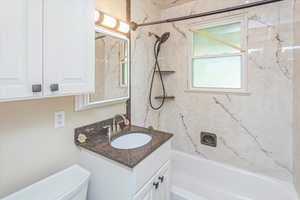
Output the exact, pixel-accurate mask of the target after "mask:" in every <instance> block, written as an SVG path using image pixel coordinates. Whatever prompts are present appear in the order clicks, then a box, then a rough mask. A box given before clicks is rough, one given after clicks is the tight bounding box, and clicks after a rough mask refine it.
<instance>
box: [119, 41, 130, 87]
mask: <svg viewBox="0 0 300 200" xmlns="http://www.w3.org/2000/svg"><path fill="white" fill-rule="evenodd" d="M120 67H121V69H120V86H121V87H127V86H128V77H129V71H128V43H127V42H123V43H122V46H121V51H120Z"/></svg>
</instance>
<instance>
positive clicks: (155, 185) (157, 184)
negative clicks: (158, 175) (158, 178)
mask: <svg viewBox="0 0 300 200" xmlns="http://www.w3.org/2000/svg"><path fill="white" fill-rule="evenodd" d="M153 186H154V187H155V189H156V190H157V189H158V187H159V182H156V183H155V182H154V183H153Z"/></svg>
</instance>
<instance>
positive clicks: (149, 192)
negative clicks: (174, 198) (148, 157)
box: [133, 177, 160, 200]
mask: <svg viewBox="0 0 300 200" xmlns="http://www.w3.org/2000/svg"><path fill="white" fill-rule="evenodd" d="M154 183H158V181H156V177H153V178H152V179H151V180H150V181H149V182H148V183H147V184H146V185H145V186H144V187H143V188H142V189H141V190H140V191H139V192H138V193H137V194H136V195H135V197H134V198H133V199H134V200H160V199H159V198H160V197H159V196H160V194H159V189H158V187H157V188H156V187H155V185H154Z"/></svg>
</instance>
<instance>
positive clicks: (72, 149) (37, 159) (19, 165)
mask: <svg viewBox="0 0 300 200" xmlns="http://www.w3.org/2000/svg"><path fill="white" fill-rule="evenodd" d="M73 102H74V98H73V97H62V98H52V99H42V100H32V101H22V102H10V103H0V198H1V197H3V196H6V195H8V194H10V193H12V192H15V191H17V190H19V189H21V188H23V187H25V186H27V185H30V184H32V183H34V182H36V181H38V180H40V179H42V178H45V177H47V176H49V175H51V174H53V173H55V172H57V171H59V170H61V169H64V168H66V167H68V166H70V165H72V164H74V163H76V162H77V158H78V154H79V149H78V148H77V147H76V146H75V145H74V142H73V135H74V128H76V127H79V126H82V125H86V124H90V123H93V122H96V121H101V120H103V119H106V118H110V117H112V116H114V115H115V114H117V113H125V106H124V104H119V105H116V106H112V107H104V108H98V109H93V110H88V111H83V112H74V103H73ZM55 111H65V113H66V126H65V128H60V129H54V112H55Z"/></svg>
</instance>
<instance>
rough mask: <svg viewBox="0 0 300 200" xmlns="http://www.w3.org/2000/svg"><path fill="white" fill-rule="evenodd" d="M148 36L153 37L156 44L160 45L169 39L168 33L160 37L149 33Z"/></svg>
mask: <svg viewBox="0 0 300 200" xmlns="http://www.w3.org/2000/svg"><path fill="white" fill-rule="evenodd" d="M149 36H155V38H156V39H157V42H159V43H161V44H162V43H164V42H166V41H167V40H168V39H169V37H170V32H166V33H164V34H162V36H161V37H159V36H158V35H156V34H155V33H152V32H149Z"/></svg>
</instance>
